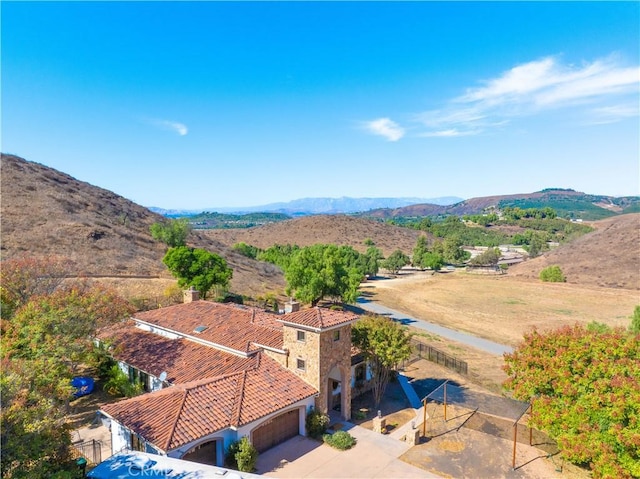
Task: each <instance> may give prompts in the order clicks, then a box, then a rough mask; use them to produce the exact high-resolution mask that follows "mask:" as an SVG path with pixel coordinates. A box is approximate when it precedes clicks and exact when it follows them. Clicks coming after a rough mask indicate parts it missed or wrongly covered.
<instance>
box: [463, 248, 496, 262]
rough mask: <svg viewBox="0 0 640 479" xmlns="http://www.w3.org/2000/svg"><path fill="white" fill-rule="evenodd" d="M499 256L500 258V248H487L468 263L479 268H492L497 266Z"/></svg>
mask: <svg viewBox="0 0 640 479" xmlns="http://www.w3.org/2000/svg"><path fill="white" fill-rule="evenodd" d="M500 256H502V252H501V251H500V248H488V249H487V250H486V251H485V252H484V253H480V254H479V255H478V256H476V257H475V258H472V259H471V261H470V263H471V264H475V265H479V266H493V265H496V264H498V261H500Z"/></svg>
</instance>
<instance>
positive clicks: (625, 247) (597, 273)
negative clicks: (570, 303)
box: [509, 213, 640, 289]
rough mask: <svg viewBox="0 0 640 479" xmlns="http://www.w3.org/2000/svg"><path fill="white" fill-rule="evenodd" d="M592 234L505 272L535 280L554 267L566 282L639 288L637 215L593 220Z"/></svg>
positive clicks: (639, 229)
mask: <svg viewBox="0 0 640 479" xmlns="http://www.w3.org/2000/svg"><path fill="white" fill-rule="evenodd" d="M592 225H593V226H594V227H595V228H596V230H595V231H593V232H591V233H589V234H587V235H584V236H581V237H580V238H578V239H577V240H575V241H573V242H571V243H570V244H566V245H562V246H560V247H558V248H556V249H554V250H551V251H549V252H547V253H545V254H544V255H542V256H540V257H538V258H534V259H532V260H530V261H526V262H524V263H522V264H519V265H517V266H513V267H512V268H510V269H509V275H513V276H520V277H525V278H538V276H539V274H540V271H541V270H542V269H543V268H545V267H546V266H549V265H554V264H557V265H559V266H560V268H561V269H562V271H563V273H564V274H565V276H566V277H567V282H568V283H578V284H585V285H595V286H603V287H608V288H627V289H640V213H635V214H628V215H621V216H615V217H612V218H607V219H605V220H601V221H594V222H593V223H592Z"/></svg>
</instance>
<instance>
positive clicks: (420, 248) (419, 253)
mask: <svg viewBox="0 0 640 479" xmlns="http://www.w3.org/2000/svg"><path fill="white" fill-rule="evenodd" d="M428 252H429V246H428V245H427V237H426V236H425V235H420V236H418V239H417V240H416V245H415V246H414V247H413V254H412V256H411V264H412V265H413V266H415V267H416V268H420V269H423V268H424V266H422V258H423V257H424V255H425V254H427V253H428Z"/></svg>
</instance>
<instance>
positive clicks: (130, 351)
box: [98, 291, 367, 466]
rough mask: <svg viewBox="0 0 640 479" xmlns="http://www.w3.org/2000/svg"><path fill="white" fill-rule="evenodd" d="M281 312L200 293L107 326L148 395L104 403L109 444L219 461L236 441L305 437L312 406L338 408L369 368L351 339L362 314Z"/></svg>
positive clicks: (123, 363)
mask: <svg viewBox="0 0 640 479" xmlns="http://www.w3.org/2000/svg"><path fill="white" fill-rule="evenodd" d="M286 311H287V312H286V313H285V314H275V313H271V312H267V311H264V310H261V309H258V308H252V307H247V306H242V305H237V304H231V303H229V304H222V303H214V302H210V301H203V300H199V299H198V293H197V291H186V292H185V302H184V303H183V304H178V305H174V306H169V307H166V308H161V309H157V310H152V311H145V312H140V313H137V314H135V315H134V316H133V317H132V318H131V319H129V320H127V321H125V322H123V323H120V324H118V325H117V326H115V327H112V328H109V329H108V330H105V331H101V333H100V334H99V336H98V340H99V341H102V342H104V343H105V344H108V345H109V346H110V351H111V354H112V356H113V357H114V359H116V360H117V361H118V364H119V365H120V367H121V369H122V370H123V371H124V372H125V373H126V374H128V375H129V377H130V378H132V379H134V378H135V379H138V380H140V381H141V382H142V383H143V385H144V388H145V390H146V391H148V392H146V393H145V394H142V395H141V396H137V397H134V398H131V399H125V400H121V401H119V402H116V403H113V404H109V405H105V406H103V408H102V410H101V413H102V414H103V415H104V416H105V417H106V418H107V419H108V420H109V421H110V425H111V436H112V450H113V452H114V453H116V452H118V451H120V450H123V449H132V450H139V451H146V452H151V453H156V454H161V455H166V456H169V457H175V458H182V459H186V460H193V461H196V462H202V463H205V464H213V465H218V466H221V465H223V462H224V451H225V450H226V448H227V447H228V446H229V444H230V443H231V442H232V441H235V440H239V439H240V438H241V437H243V436H247V437H248V438H249V439H250V441H251V442H252V443H253V445H254V446H255V447H256V449H258V451H264V450H266V449H268V448H270V447H273V446H275V445H276V444H279V443H281V442H283V441H285V440H287V439H289V438H291V437H293V436H295V435H298V434H302V435H304V434H305V432H306V431H305V419H306V415H307V413H308V412H309V411H310V410H311V409H313V408H315V409H319V410H321V411H323V412H327V411H328V410H329V409H337V410H339V411H340V414H341V415H342V417H343V418H344V419H345V420H347V419H350V413H351V395H352V390H353V389H354V388H356V389H359V388H360V387H362V384H363V382H364V381H365V380H366V379H367V378H366V367H365V365H364V363H363V362H362V361H361V359H359V357H358V355H357V354H355V353H354V350H353V348H352V346H351V325H352V324H353V323H354V322H355V321H357V319H358V316H357V315H356V314H353V313H350V312H344V311H334V310H329V309H324V308H318V307H316V308H310V309H302V310H301V309H299V307H298V305H297V304H296V303H291V304H288V305H287V308H286Z"/></svg>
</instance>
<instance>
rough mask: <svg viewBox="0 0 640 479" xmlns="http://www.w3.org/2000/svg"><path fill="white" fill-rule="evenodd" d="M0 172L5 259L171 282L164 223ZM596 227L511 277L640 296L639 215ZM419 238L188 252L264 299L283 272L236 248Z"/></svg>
mask: <svg viewBox="0 0 640 479" xmlns="http://www.w3.org/2000/svg"><path fill="white" fill-rule="evenodd" d="M0 168H1V175H0V177H1V185H0V186H1V190H0V191H1V194H2V196H1V205H0V214H1V216H2V242H1V250H0V252H1V254H2V259H9V258H14V257H18V256H24V255H32V256H47V255H57V256H64V257H68V258H70V259H71V260H73V262H74V265H75V266H74V269H73V272H72V273H73V274H74V275H76V276H88V277H92V276H93V277H96V276H101V277H115V278H116V279H117V280H118V281H119V284H120V286H121V289H123V290H125V291H126V290H128V289H129V290H134V289H135V290H136V291H137V293H136V294H137V295H138V296H143V295H144V294H146V293H145V292H144V290H142V291H141V290H140V288H139V286H138V285H139V283H140V281H143V279H139V280H135V281H138V283H135V281H134V280H133V279H132V277H141V278H150V281H151V280H153V278H160V279H163V280H164V283H162V287H166V285H167V284H170V283H171V282H172V279H171V276H170V275H169V273H168V272H167V270H166V268H165V267H164V265H163V264H162V257H163V255H164V252H165V246H164V245H163V244H161V243H159V242H157V241H155V240H154V239H153V238H152V237H151V235H150V233H149V227H150V226H151V225H152V224H153V223H154V222H157V221H160V220H161V219H163V217H162V216H160V215H157V214H155V213H153V212H151V211H149V210H148V209H146V208H144V207H142V206H139V205H137V204H135V203H133V202H131V201H129V200H127V199H125V198H123V197H121V196H119V195H117V194H115V193H112V192H110V191H107V190H104V189H102V188H99V187H96V186H93V185H90V184H88V183H85V182H82V181H78V180H77V179H75V178H72V177H71V176H69V175H67V174H64V173H61V172H59V171H56V170H54V169H52V168H48V167H46V166H43V165H40V164H37V163H32V162H28V161H26V160H24V159H22V158H19V157H16V156H13V155H2V157H1V162H0ZM492 198H494V199H496V198H504V197H492ZM618 206H619V207H620V208H622V206H621V205H618ZM593 225H594V226H596V228H597V230H596V231H594V232H593V233H590V234H587V235H585V236H583V237H581V238H579V239H578V240H576V241H574V242H572V243H570V244H569V245H563V246H561V247H559V248H557V249H555V250H552V251H550V252H548V253H546V254H545V255H543V256H542V257H540V258H536V259H535V260H532V261H529V262H526V263H524V264H522V265H519V266H517V267H513V268H512V269H511V270H510V272H509V274H510V275H514V276H519V277H522V278H524V279H527V280H529V279H534V280H536V281H537V277H538V273H539V271H540V270H541V269H542V268H543V267H544V266H545V265H547V264H559V265H560V266H561V267H562V269H563V271H564V272H565V273H566V275H567V277H568V281H569V282H572V283H577V284H589V285H598V286H604V287H622V288H631V289H640V241H639V240H640V237H639V232H640V214H628V215H621V216H614V217H612V218H609V219H606V220H602V221H598V222H594V223H593ZM419 234H420V232H418V231H416V230H411V229H407V228H400V227H396V226H391V225H388V224H385V223H382V222H380V221H375V220H371V219H365V218H357V217H353V216H345V215H320V216H306V217H301V218H296V219H291V220H287V221H282V222H278V223H272V224H267V225H264V226H259V227H253V228H245V229H226V230H196V231H193V232H192V233H191V235H190V237H189V244H190V245H192V246H196V247H201V248H206V249H208V250H210V251H213V252H215V253H217V254H220V255H221V256H223V257H224V258H225V259H226V260H227V262H228V263H229V265H230V266H231V267H232V268H233V270H234V273H233V280H232V284H231V289H232V291H233V292H236V293H239V294H243V295H247V296H252V297H257V296H260V295H264V294H265V293H271V292H275V293H276V294H283V291H284V285H285V283H284V278H283V275H282V272H281V271H280V270H279V269H278V268H276V267H274V266H272V265H270V264H267V263H262V262H258V261H254V260H251V259H249V258H246V257H245V256H242V255H240V254H238V253H236V252H235V251H233V250H232V249H231V246H232V245H233V244H235V243H238V242H241V241H242V242H245V243H247V244H251V245H254V246H257V247H260V248H268V247H269V246H272V245H273V244H276V243H279V244H286V243H291V244H297V245H299V246H308V245H311V244H314V243H334V244H339V245H342V244H346V245H351V246H353V247H354V248H356V249H358V250H360V251H364V250H365V249H366V245H365V241H366V240H367V239H371V240H372V241H373V242H374V243H375V245H376V246H377V247H379V248H380V249H381V250H382V251H383V253H384V254H385V255H389V254H390V253H391V252H392V251H393V250H395V249H398V248H399V249H401V250H402V251H404V252H405V253H407V254H409V253H411V251H412V249H413V247H414V245H415V242H416V239H417V237H418V235H419ZM143 289H144V288H143ZM155 294H158V290H157V289H156V291H155Z"/></svg>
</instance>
